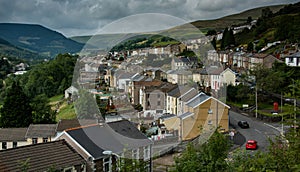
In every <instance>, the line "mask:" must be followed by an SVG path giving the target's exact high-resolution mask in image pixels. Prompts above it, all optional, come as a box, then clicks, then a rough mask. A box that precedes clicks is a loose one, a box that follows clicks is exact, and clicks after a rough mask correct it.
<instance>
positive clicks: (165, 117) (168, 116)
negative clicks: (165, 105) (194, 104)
mask: <svg viewBox="0 0 300 172" xmlns="http://www.w3.org/2000/svg"><path fill="white" fill-rule="evenodd" d="M173 117H176V115H175V114H163V115H162V116H161V117H159V118H160V119H162V120H165V119H168V118H173Z"/></svg>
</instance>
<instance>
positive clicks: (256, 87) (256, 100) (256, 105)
mask: <svg viewBox="0 0 300 172" xmlns="http://www.w3.org/2000/svg"><path fill="white" fill-rule="evenodd" d="M257 109H258V108H257V83H256V85H255V118H257Z"/></svg>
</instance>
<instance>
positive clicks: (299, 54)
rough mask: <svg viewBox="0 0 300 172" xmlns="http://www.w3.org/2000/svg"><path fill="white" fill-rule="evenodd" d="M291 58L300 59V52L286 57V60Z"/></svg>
mask: <svg viewBox="0 0 300 172" xmlns="http://www.w3.org/2000/svg"><path fill="white" fill-rule="evenodd" d="M290 57H300V52H297V53H294V54H291V55H289V56H285V58H290Z"/></svg>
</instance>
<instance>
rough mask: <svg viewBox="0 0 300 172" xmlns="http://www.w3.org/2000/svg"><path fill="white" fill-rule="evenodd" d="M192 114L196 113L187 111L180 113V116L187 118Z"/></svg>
mask: <svg viewBox="0 0 300 172" xmlns="http://www.w3.org/2000/svg"><path fill="white" fill-rule="evenodd" d="M192 115H194V113H191V112H186V113H183V114H181V115H179V116H178V117H179V118H181V119H185V118H187V117H189V116H192Z"/></svg>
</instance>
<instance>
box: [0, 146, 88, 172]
mask: <svg viewBox="0 0 300 172" xmlns="http://www.w3.org/2000/svg"><path fill="white" fill-rule="evenodd" d="M26 160H28V164H29V169H28V171H34V172H39V171H47V170H48V169H49V168H51V167H55V168H56V169H57V170H60V169H62V168H66V167H71V166H73V165H81V164H84V163H85V161H84V159H83V158H82V157H81V156H80V155H79V154H78V153H77V152H75V151H74V150H73V149H72V148H71V147H70V146H69V145H68V143H67V142H66V141H65V140H60V141H55V142H48V143H40V144H34V145H28V146H22V147H17V148H13V149H7V150H2V151H0V171H11V172H16V171H21V170H20V163H21V162H25V161H26Z"/></svg>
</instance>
